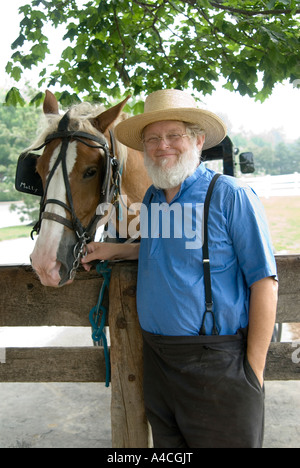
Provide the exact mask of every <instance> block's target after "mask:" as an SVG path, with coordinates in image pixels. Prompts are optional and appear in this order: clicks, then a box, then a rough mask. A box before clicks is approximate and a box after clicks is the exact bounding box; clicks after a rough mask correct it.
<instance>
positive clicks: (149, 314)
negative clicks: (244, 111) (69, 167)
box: [137, 164, 277, 336]
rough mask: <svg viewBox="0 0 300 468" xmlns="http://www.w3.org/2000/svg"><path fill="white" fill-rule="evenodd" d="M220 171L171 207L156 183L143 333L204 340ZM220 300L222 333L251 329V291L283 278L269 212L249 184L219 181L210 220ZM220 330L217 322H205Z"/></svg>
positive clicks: (144, 256) (142, 297)
mask: <svg viewBox="0 0 300 468" xmlns="http://www.w3.org/2000/svg"><path fill="white" fill-rule="evenodd" d="M214 174H215V173H214V172H213V171H211V170H209V169H206V168H205V167H204V166H203V165H202V164H201V165H200V166H199V167H198V168H197V170H196V171H195V172H194V174H193V175H192V176H190V177H188V178H187V179H186V180H185V181H184V182H183V183H182V185H181V189H180V191H179V192H178V193H177V195H176V196H175V197H174V199H173V200H172V202H171V203H170V204H168V203H167V202H166V198H165V195H164V192H163V191H162V190H157V189H155V188H154V187H153V186H151V187H150V188H149V189H148V191H147V193H146V195H145V198H144V202H143V205H142V210H141V237H142V239H141V245H140V254H139V268H138V286H137V310H138V315H139V320H140V324H141V327H142V329H144V330H146V331H148V332H150V333H154V334H160V335H170V336H179V335H184V336H188V335H198V334H199V331H200V328H201V324H202V321H203V315H204V311H205V292H204V275H203V263H202V261H203V255H202V245H203V235H202V232H203V223H202V218H203V206H204V201H205V197H206V193H207V189H208V186H209V184H210V181H211V179H212V178H213V176H214ZM208 236H209V254H210V266H211V282H212V295H213V302H214V312H215V316H216V320H217V326H218V329H219V331H220V334H221V335H234V334H236V332H237V330H238V329H239V328H244V327H246V326H247V325H248V312H249V297H250V289H249V288H250V286H251V285H252V284H253V283H255V282H256V281H259V280H261V279H263V278H266V277H269V276H274V277H276V275H277V272H276V263H275V259H274V255H273V249H272V245H271V241H270V235H269V231H268V225H267V222H266V219H265V214H264V210H263V207H262V205H261V203H260V201H259V199H258V197H257V196H256V194H255V193H254V192H253V190H252V189H251V188H250V187H248V186H247V185H243V184H241V183H240V182H239V181H238V180H237V179H235V178H233V177H229V176H222V177H221V178H219V179H218V181H217V183H216V185H215V188H214V192H213V195H212V199H211V204H210V212H209V220H208ZM205 326H206V333H207V334H211V333H212V320H211V317H210V316H209V315H207V318H206V320H205Z"/></svg>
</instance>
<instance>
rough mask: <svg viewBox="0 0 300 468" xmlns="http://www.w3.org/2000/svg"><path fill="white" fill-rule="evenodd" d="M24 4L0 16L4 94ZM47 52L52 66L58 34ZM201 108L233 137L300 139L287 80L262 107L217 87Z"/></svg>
mask: <svg viewBox="0 0 300 468" xmlns="http://www.w3.org/2000/svg"><path fill="white" fill-rule="evenodd" d="M80 1H82V0H80ZM26 3H29V0H28V2H27V1H26V0H10V1H9V2H5V14H3V13H2V15H1V16H0V39H1V42H0V43H1V54H0V87H1V88H3V87H4V88H5V89H6V90H8V89H9V88H10V87H11V86H14V85H16V86H17V87H18V84H15V83H14V82H12V81H11V80H10V79H9V77H8V76H7V75H6V73H5V66H6V63H7V61H8V60H9V59H10V57H11V55H12V51H11V48H10V45H11V43H12V42H13V41H14V40H15V39H17V37H18V36H19V17H18V8H19V7H20V6H22V5H25V4H26ZM46 35H47V34H46ZM50 50H51V58H50V59H47V60H49V62H48V63H53V62H54V63H55V60H58V59H59V56H60V51H62V50H63V43H62V41H61V39H60V38H59V34H57V31H56V33H55V34H53V35H52V41H51V44H50ZM27 79H28V80H29V81H30V82H31V83H32V84H34V83H37V82H38V78H37V72H36V71H34V70H33V71H30V72H28V75H27ZM299 80H300V76H299ZM52 91H53V89H52ZM203 107H204V108H206V109H208V110H210V111H212V112H215V113H217V114H219V115H221V116H222V117H223V116H224V114H227V116H228V117H227V118H228V120H229V122H228V121H227V122H226V123H229V126H230V129H231V131H232V132H234V133H237V132H244V133H245V134H247V135H251V134H260V135H261V134H267V133H269V132H271V131H272V130H273V129H276V130H280V131H281V132H282V135H283V137H284V138H285V140H286V141H295V140H297V139H298V138H300V118H299V115H300V89H299V88H298V89H297V88H295V87H293V85H292V84H290V83H289V82H288V80H287V81H286V82H285V83H284V84H278V85H276V86H275V88H274V91H273V94H272V96H271V97H270V98H269V99H267V100H266V101H265V102H264V103H259V102H255V101H254V99H251V98H249V97H247V96H246V97H242V96H240V95H239V94H238V93H232V92H230V91H227V90H224V89H222V87H221V85H220V86H218V87H217V90H216V91H215V92H214V93H213V94H212V96H204V98H203Z"/></svg>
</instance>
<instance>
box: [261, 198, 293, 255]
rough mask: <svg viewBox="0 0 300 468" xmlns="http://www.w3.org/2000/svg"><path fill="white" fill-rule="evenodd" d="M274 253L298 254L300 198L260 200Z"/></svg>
mask: <svg viewBox="0 0 300 468" xmlns="http://www.w3.org/2000/svg"><path fill="white" fill-rule="evenodd" d="M261 201H262V203H263V205H264V208H265V211H266V215H267V218H268V222H269V228H270V232H271V236H272V240H273V245H274V249H275V251H276V253H287V254H299V253H300V197H272V198H261Z"/></svg>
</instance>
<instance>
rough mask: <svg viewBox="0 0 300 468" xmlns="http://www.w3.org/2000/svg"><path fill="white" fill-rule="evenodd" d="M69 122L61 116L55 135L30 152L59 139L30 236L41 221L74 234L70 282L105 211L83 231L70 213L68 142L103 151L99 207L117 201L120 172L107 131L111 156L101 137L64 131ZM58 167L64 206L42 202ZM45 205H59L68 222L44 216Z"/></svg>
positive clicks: (79, 223) (94, 217)
mask: <svg viewBox="0 0 300 468" xmlns="http://www.w3.org/2000/svg"><path fill="white" fill-rule="evenodd" d="M69 121H70V117H69V112H67V113H66V114H65V115H64V117H63V118H62V119H61V121H60V123H59V126H58V130H57V132H55V133H52V134H50V135H48V136H47V137H46V139H45V142H44V143H43V144H42V145H41V146H39V147H38V148H35V149H34V150H33V151H38V150H40V149H42V148H44V147H45V146H46V145H48V144H49V143H50V142H52V141H53V140H57V139H61V141H62V144H61V148H60V152H59V155H58V157H57V159H56V161H55V164H54V165H53V167H52V169H51V171H50V173H49V175H48V177H47V181H46V185H45V188H44V193H43V196H42V198H41V202H40V213H39V220H38V222H37V223H36V225H35V226H34V228H33V230H32V232H31V237H33V234H34V233H37V234H39V231H40V229H41V224H42V221H43V220H44V219H45V220H49V221H54V222H56V223H59V224H62V225H64V226H66V227H67V228H69V229H71V230H72V231H73V232H74V233H75V235H76V240H77V243H76V244H75V246H74V249H73V255H74V261H73V265H72V268H71V270H70V273H69V279H73V278H74V275H75V272H76V270H77V268H78V267H79V265H80V260H81V258H82V256H83V255H84V253H85V247H86V245H87V243H88V242H90V241H91V240H92V237H93V235H94V233H95V229H96V226H97V224H98V222H99V221H100V220H101V219H102V218H103V217H104V215H105V211H104V210H102V211H101V210H98V209H97V211H96V213H95V214H94V216H93V218H92V219H91V221H90V222H89V224H88V226H86V227H85V226H83V225H82V223H81V222H80V220H79V219H78V217H77V215H76V212H75V209H74V204H73V197H72V193H71V187H70V181H69V177H68V171H67V150H68V146H69V144H70V142H71V141H74V140H75V141H79V142H80V143H83V144H84V145H86V146H88V147H89V148H99V149H101V150H103V151H104V155H105V174H104V178H103V182H102V186H101V191H100V199H99V205H101V204H104V205H103V206H107V205H108V204H109V203H112V202H113V199H114V198H115V197H117V195H118V193H119V187H120V171H119V161H118V160H117V158H116V155H115V142H114V136H113V133H112V132H111V131H110V139H111V152H110V150H109V146H108V144H107V141H106V139H105V138H104V137H103V138H102V137H100V136H96V135H92V134H90V133H86V132H81V131H69V130H68V125H69ZM86 140H88V141H86ZM90 142H94V143H96V144H92V143H90ZM60 164H61V166H62V171H63V179H64V184H65V189H66V199H67V203H64V202H62V201H60V200H57V199H55V198H51V199H48V200H47V199H46V198H47V191H48V187H49V184H50V182H51V179H52V177H53V175H54V173H55V171H56V169H57V168H58V166H59V165H60ZM49 204H54V205H59V206H61V207H62V208H64V209H65V210H66V211H67V212H68V213H70V219H67V218H64V217H63V216H60V215H58V214H56V213H49V212H46V211H45V209H46V206H47V205H49Z"/></svg>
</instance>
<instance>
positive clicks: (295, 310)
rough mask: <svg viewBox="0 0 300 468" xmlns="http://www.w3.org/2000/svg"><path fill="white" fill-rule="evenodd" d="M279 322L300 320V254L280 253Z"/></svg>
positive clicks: (278, 257) (278, 258)
mask: <svg viewBox="0 0 300 468" xmlns="http://www.w3.org/2000/svg"><path fill="white" fill-rule="evenodd" d="M276 263H277V268H278V277H279V299H278V307H277V319H276V321H277V322H278V323H293V322H295V323H297V322H300V255H278V256H276Z"/></svg>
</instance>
